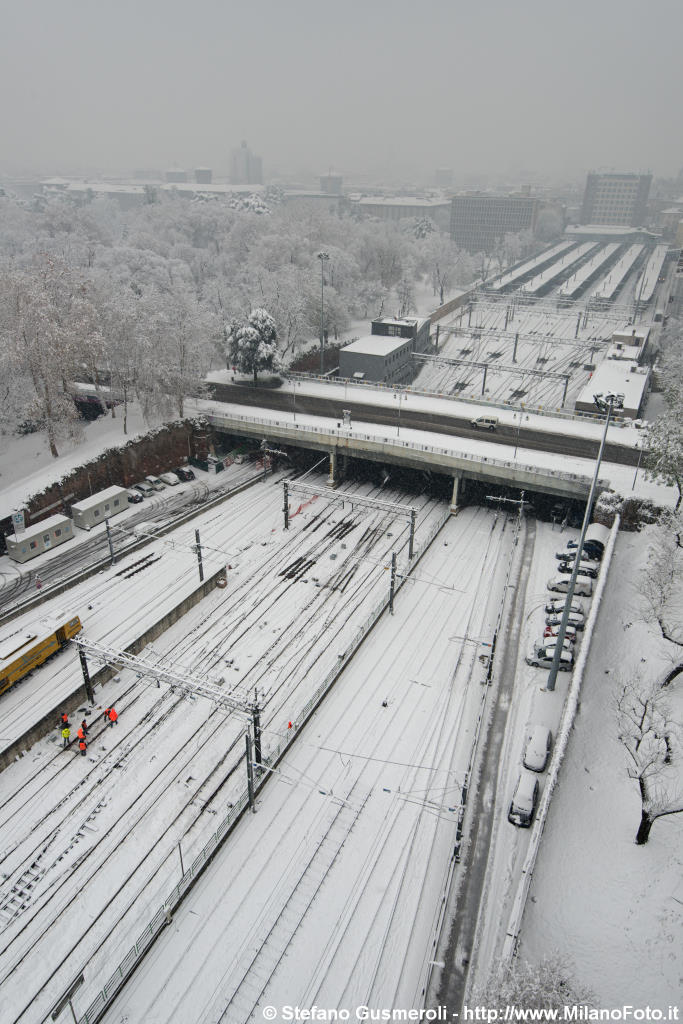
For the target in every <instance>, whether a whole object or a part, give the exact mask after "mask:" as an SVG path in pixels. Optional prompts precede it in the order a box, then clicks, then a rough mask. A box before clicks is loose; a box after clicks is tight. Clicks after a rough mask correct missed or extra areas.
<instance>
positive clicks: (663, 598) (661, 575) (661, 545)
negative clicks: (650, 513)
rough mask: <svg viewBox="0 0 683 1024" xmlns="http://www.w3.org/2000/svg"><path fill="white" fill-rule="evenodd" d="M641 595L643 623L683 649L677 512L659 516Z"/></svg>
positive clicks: (681, 540) (682, 532) (682, 560)
mask: <svg viewBox="0 0 683 1024" xmlns="http://www.w3.org/2000/svg"><path fill="white" fill-rule="evenodd" d="M640 593H641V594H642V597H643V600H644V602H645V609H646V610H645V618H646V621H647V622H650V623H652V624H655V625H656V626H657V627H658V628H659V631H660V632H661V634H662V636H663V638H664V639H665V640H668V641H669V643H672V644H675V645H676V647H678V648H683V625H682V623H681V618H682V616H681V607H682V605H683V519H682V517H681V514H680V513H671V514H668V515H664V516H662V517H661V519H660V521H659V523H658V525H657V528H656V529H655V531H654V533H653V539H652V544H651V545H650V550H649V553H648V560H647V563H646V565H645V567H644V569H643V572H642V575H641V580H640ZM677 653H678V654H680V651H679V652H677Z"/></svg>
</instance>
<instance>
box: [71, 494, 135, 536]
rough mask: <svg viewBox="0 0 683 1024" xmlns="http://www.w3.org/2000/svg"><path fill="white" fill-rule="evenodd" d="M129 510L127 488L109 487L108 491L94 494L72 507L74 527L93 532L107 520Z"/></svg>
mask: <svg viewBox="0 0 683 1024" xmlns="http://www.w3.org/2000/svg"><path fill="white" fill-rule="evenodd" d="M127 508H128V491H127V490H126V488H125V487H107V489H106V491H100V492H99V493H98V494H93V495H92V497H90V498H84V499H83V501H77V502H76V503H75V505H72V506H71V515H72V516H73V521H74V526H78V527H79V528H80V529H81V530H91V529H92V528H93V526H97V524H98V523H103V522H104V521H105V519H111V517H112V516H116V515H118V514H119V512H123V511H125V509H127Z"/></svg>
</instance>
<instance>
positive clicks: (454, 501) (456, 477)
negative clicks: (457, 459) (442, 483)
mask: <svg viewBox="0 0 683 1024" xmlns="http://www.w3.org/2000/svg"><path fill="white" fill-rule="evenodd" d="M460 481H461V474H460V473H454V474H453V494H452V496H451V515H455V514H456V513H457V512H458V511H459V509H458V497H459V491H460Z"/></svg>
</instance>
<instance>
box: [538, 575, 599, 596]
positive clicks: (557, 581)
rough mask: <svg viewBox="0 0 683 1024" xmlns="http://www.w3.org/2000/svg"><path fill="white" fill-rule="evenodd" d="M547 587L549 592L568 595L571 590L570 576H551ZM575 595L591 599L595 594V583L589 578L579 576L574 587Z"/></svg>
mask: <svg viewBox="0 0 683 1024" xmlns="http://www.w3.org/2000/svg"><path fill="white" fill-rule="evenodd" d="M547 586H548V590H552V591H554V592H555V593H556V594H566V593H567V591H568V590H569V576H551V577H550V579H549V580H548V584H547ZM574 593H575V594H578V596H579V597H590V596H591V594H592V593H593V581H592V580H591V579H589V578H588V577H587V576H579V577H578V579H577V580H576V584H575V585H574Z"/></svg>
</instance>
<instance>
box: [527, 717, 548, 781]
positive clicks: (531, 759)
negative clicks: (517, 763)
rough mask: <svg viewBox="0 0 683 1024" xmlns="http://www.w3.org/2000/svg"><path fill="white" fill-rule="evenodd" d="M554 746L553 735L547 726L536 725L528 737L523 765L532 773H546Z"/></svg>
mask: <svg viewBox="0 0 683 1024" xmlns="http://www.w3.org/2000/svg"><path fill="white" fill-rule="evenodd" d="M552 745H553V734H552V733H551V731H550V729H549V728H548V727H547V726H546V725H534V726H532V728H531V730H530V732H529V733H528V735H527V741H526V746H525V748H524V758H523V760H522V764H523V765H524V767H525V768H529V769H530V770H531V771H532V772H542V771H545V766H546V765H547V763H548V758H549V757H550V751H551V749H552Z"/></svg>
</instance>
